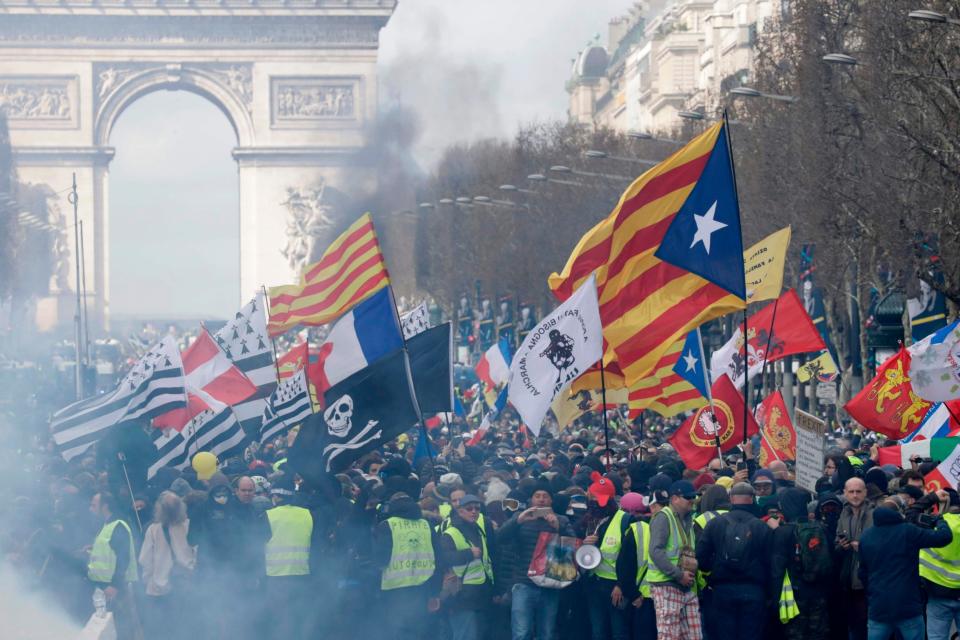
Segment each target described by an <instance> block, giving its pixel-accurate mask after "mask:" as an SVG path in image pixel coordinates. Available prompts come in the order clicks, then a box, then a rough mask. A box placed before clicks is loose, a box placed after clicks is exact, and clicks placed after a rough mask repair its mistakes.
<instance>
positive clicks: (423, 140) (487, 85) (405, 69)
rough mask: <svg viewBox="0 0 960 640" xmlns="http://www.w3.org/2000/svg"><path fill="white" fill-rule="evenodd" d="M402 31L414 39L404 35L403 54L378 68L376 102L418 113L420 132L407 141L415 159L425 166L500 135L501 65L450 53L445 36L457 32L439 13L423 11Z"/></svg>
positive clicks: (426, 9) (384, 106)
mask: <svg viewBox="0 0 960 640" xmlns="http://www.w3.org/2000/svg"><path fill="white" fill-rule="evenodd" d="M398 13H399V10H398ZM396 17H397V16H395V18H396ZM398 17H399V19H401V20H402V19H403V16H398ZM402 26H404V27H409V28H415V29H417V30H418V34H417V37H411V35H410V33H409V32H408V33H406V34H405V38H404V45H405V46H404V47H403V49H402V50H400V51H399V52H398V54H397V55H395V56H392V57H390V59H389V61H388V62H385V63H384V65H383V67H382V68H381V70H380V84H381V90H380V91H381V94H380V99H381V103H382V106H383V108H385V109H386V110H388V111H389V110H391V109H396V108H400V109H403V110H411V111H413V112H414V113H416V114H417V117H418V120H419V122H420V123H421V131H420V135H419V137H418V138H417V139H416V140H413V141H412V142H413V153H414V156H415V157H416V159H417V160H418V161H419V162H420V163H422V164H424V165H429V164H431V163H432V162H433V161H435V160H436V159H437V158H438V157H439V156H440V154H441V153H442V152H443V150H444V149H445V148H446V147H447V146H449V145H450V144H452V143H455V142H465V141H471V140H476V139H478V138H484V137H491V136H499V135H502V134H503V133H504V126H503V118H502V116H501V114H500V110H499V105H498V96H499V95H500V92H501V79H502V75H503V70H502V67H501V65H499V64H497V63H493V62H486V63H484V62H483V61H480V60H477V59H475V56H470V55H468V54H464V53H459V52H457V51H455V50H454V49H453V48H452V46H451V45H450V37H451V36H450V34H451V32H452V30H453V29H456V28H458V27H457V25H454V24H451V23H450V21H448V20H447V19H446V17H445V16H444V15H443V14H442V13H440V12H439V11H438V10H434V9H429V8H423V9H422V11H421V13H420V14H419V15H418V20H417V21H416V22H414V21H410V22H409V23H404V24H403V25H402ZM391 27H393V25H391ZM391 27H388V29H389V28H391ZM411 43H413V46H410V45H411Z"/></svg>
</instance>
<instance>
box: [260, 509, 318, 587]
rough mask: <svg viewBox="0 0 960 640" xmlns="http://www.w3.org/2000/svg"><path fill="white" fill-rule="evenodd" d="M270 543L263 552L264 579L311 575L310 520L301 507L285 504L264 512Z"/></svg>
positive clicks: (307, 513) (311, 520) (311, 525)
mask: <svg viewBox="0 0 960 640" xmlns="http://www.w3.org/2000/svg"><path fill="white" fill-rule="evenodd" d="M267 520H268V521H269V522H270V532H271V536H270V539H269V540H268V541H267V545H266V547H265V548H264V559H265V564H266V568H267V575H268V576H270V577H279V576H306V575H310V537H311V536H312V535H313V516H311V515H310V512H309V511H308V510H306V509H304V508H303V507H295V506H293V505H289V504H284V505H280V506H278V507H274V508H272V509H268V510H267Z"/></svg>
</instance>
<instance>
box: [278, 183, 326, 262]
mask: <svg viewBox="0 0 960 640" xmlns="http://www.w3.org/2000/svg"><path fill="white" fill-rule="evenodd" d="M325 188H326V187H325V185H324V183H323V182H320V184H319V185H318V186H315V187H309V188H293V187H288V188H287V199H286V200H285V201H284V202H282V203H281V204H282V205H283V206H284V207H286V209H287V213H288V219H287V245H286V247H284V248H283V249H282V250H281V253H282V254H283V257H285V258H286V259H287V264H289V265H290V269H292V270H293V272H294V273H297V274H299V273H301V272H302V271H303V268H304V267H305V266H306V265H308V264H309V263H310V259H311V256H313V253H314V249H315V248H316V245H317V244H318V243H319V242H321V241H322V240H323V239H324V238H325V237H326V236H327V234H328V232H329V230H330V229H331V227H332V226H333V223H334V220H333V218H334V209H333V207H332V206H331V205H330V204H329V203H326V202H324V198H323V195H324V190H325Z"/></svg>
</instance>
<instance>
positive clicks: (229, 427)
mask: <svg viewBox="0 0 960 640" xmlns="http://www.w3.org/2000/svg"><path fill="white" fill-rule="evenodd" d="M168 431H169V433H164V432H162V431H160V430H159V429H157V430H156V433H155V434H154V438H153V445H154V446H155V447H156V448H157V460H156V461H155V462H154V463H153V464H152V465H150V468H149V469H147V479H148V480H149V479H150V478H152V477H153V476H155V475H156V473H157V471H158V470H159V469H161V468H162V467H174V468H175V469H185V468H186V467H187V465H188V464H190V460H191V458H192V457H193V455H194V454H196V453H198V452H200V451H209V452H210V453H212V454H213V455H215V456H217V457H218V458H219V459H220V460H225V459H227V458H230V457H233V456H236V455H239V454H240V453H242V450H243V443H244V441H245V439H246V435H245V434H244V432H243V428H242V427H241V426H240V422H239V421H238V420H237V416H236V414H235V413H234V412H233V409H232V408H231V407H224V408H223V409H222V410H221V411H219V412H214V411H212V410H210V409H206V410H204V411H201V412H200V413H198V414H197V415H195V416H194V417H193V419H192V420H190V422H188V423H187V424H186V426H184V427H183V429H182V430H181V431H179V432H177V431H176V430H174V429H169V430H168Z"/></svg>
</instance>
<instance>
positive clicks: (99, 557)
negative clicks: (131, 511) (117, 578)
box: [87, 520, 137, 583]
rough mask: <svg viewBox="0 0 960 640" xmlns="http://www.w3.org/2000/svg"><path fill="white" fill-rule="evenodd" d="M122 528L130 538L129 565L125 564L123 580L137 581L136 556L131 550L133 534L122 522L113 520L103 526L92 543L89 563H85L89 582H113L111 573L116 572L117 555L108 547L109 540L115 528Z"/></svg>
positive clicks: (128, 526)
mask: <svg viewBox="0 0 960 640" xmlns="http://www.w3.org/2000/svg"><path fill="white" fill-rule="evenodd" d="M118 526H119V527H123V528H124V529H125V530H126V532H127V537H129V538H130V563H129V564H127V572H126V574H125V575H124V580H125V581H127V582H136V581H137V555H136V553H134V550H133V533H132V532H131V531H130V525H128V524H127V523H126V522H124V521H123V520H114V521H113V522H108V523H107V524H105V525H103V528H102V529H100V533H98V534H97V537H96V539H95V540H94V541H93V548H92V549H91V550H90V561H89V562H88V563H87V578H89V579H90V581H91V582H102V583H109V582H112V581H113V572H114V571H116V570H117V554H116V553H114V552H113V548H112V547H111V546H110V538H111V537H112V536H113V530H114V529H116V528H117V527H118Z"/></svg>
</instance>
